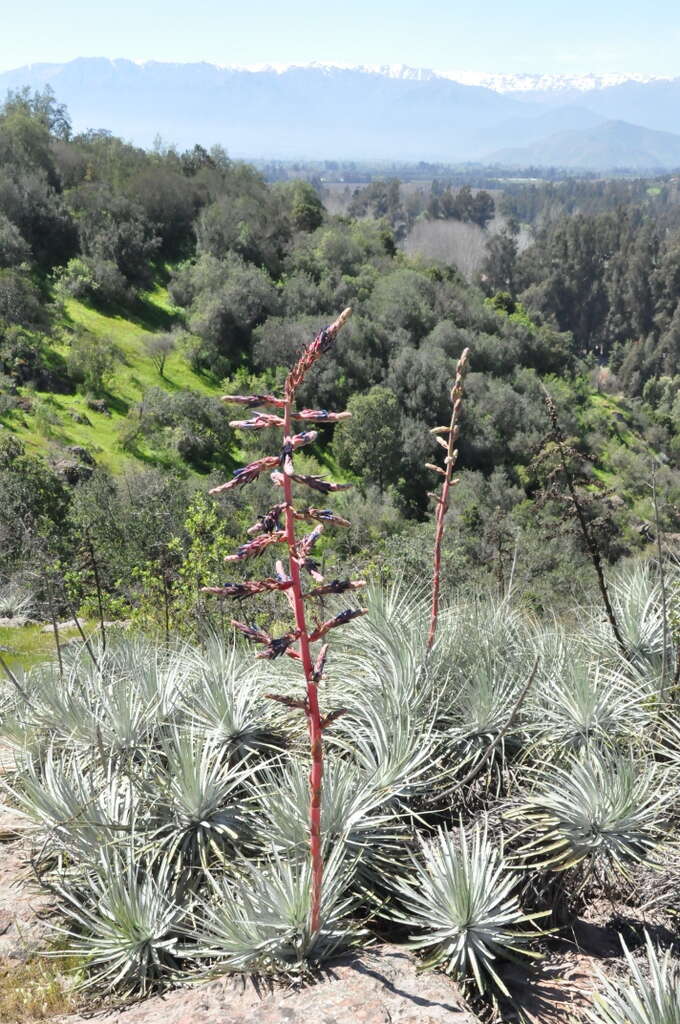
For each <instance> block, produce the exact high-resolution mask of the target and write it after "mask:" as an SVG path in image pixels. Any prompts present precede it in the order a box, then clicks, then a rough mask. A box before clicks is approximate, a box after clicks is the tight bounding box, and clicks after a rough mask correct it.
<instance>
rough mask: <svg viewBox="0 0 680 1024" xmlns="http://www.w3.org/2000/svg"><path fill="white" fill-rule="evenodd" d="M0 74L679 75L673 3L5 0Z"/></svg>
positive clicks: (678, 20)
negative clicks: (147, 69) (153, 69)
mask: <svg viewBox="0 0 680 1024" xmlns="http://www.w3.org/2000/svg"><path fill="white" fill-rule="evenodd" d="M2 6H3V7H6V8H8V9H6V10H5V11H3V13H2V33H1V34H0V70H7V69H9V68H14V67H18V66H20V65H23V64H28V63H34V62H39V61H48V62H51V61H58V62H61V61H65V60H70V59H71V58H73V57H78V56H86V57H94V56H101V57H129V58H132V59H142V60H144V59H147V60H161V61H197V60H206V61H211V62H214V63H219V64H253V63H261V62H272V63H273V62H289V61H292V62H300V63H306V62H308V61H311V60H319V61H329V62H330V61H341V62H345V63H351V64H360V63H366V64H375V63H404V64H411V65H414V66H417V67H431V68H438V69H442V70H446V69H462V70H471V71H509V72H520V71H525V72H531V71H538V72H552V73H557V72H560V73H582V72H586V71H594V72H607V71H637V72H643V73H646V74H659V75H680V4H679V3H678V0H648V3H647V4H643V3H641V2H640V3H636V4H632V3H630V2H629V0H570V2H564V0H558V2H554V3H551V2H550V0H547V2H546V0H515V2H514V3H511V2H509V0H502V2H501V0H484V2H481V3H470V0H465V2H461V0H417V2H416V0H344V2H341V3H339V2H336V3H333V4H328V3H325V4H324V3H323V2H321V0H313V2H312V0H250V2H248V0H240V2H239V3H235V2H233V0H192V2H187V0H135V2H133V0H119V2H118V3H116V4H115V6H114V5H112V4H102V3H99V2H97V0H63V2H61V3H57V2H54V0H25V2H24V3H22V4H16V3H12V4H11V5H10V0H4V3H3V4H2Z"/></svg>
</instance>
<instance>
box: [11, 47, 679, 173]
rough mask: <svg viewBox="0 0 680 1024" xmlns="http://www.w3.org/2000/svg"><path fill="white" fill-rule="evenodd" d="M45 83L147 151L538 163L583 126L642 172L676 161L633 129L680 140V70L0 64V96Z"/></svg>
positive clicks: (590, 139) (93, 120) (664, 144)
mask: <svg viewBox="0 0 680 1024" xmlns="http://www.w3.org/2000/svg"><path fill="white" fill-rule="evenodd" d="M46 85H50V86H51V87H52V88H53V89H54V91H55V94H56V96H57V98H58V99H59V100H60V101H62V102H64V103H66V105H67V106H68V108H69V110H70V113H71V116H72V118H73V123H74V128H75V130H76V131H84V130H87V129H91V128H105V129H109V130H110V131H112V132H114V133H115V134H118V135H121V136H123V137H124V138H126V139H130V140H131V141H133V142H135V143H137V144H139V145H145V146H148V145H151V144H152V142H153V140H154V138H155V137H156V136H158V135H160V136H161V137H162V138H163V139H164V140H165V141H166V142H167V143H175V144H176V145H177V146H179V147H180V148H185V147H190V146H193V145H194V144H195V143H201V144H202V145H207V146H209V145H212V144H214V143H221V144H222V145H223V146H225V147H226V148H227V150H228V152H229V153H230V154H231V155H232V156H234V157H245V158H255V157H266V158H270V159H272V158H273V159H277V158H278V159H297V158H302V159H305V158H306V159H310V158H311V159H321V160H324V159H342V158H344V159H356V160H395V161H398V160H402V161H419V160H425V161H442V162H462V161H480V162H481V161H484V160H485V159H488V156H489V154H495V153H498V152H501V153H502V152H504V151H507V150H508V149H512V150H513V151H514V155H515V156H516V153H517V151H520V150H523V151H526V153H527V155H528V154H529V152H530V154H531V160H532V162H534V163H536V164H541V163H542V162H547V163H553V162H554V154H555V153H557V152H558V150H559V147H556V145H555V142H554V136H555V135H556V133H562V136H561V138H560V140H559V141H560V144H561V142H562V139H563V138H565V133H584V132H585V133H586V136H584V137H583V138H582V140H581V142H579V144H578V150H579V152H582V153H584V154H586V155H587V154H594V156H592V161H593V163H597V166H598V167H601V168H602V169H603V170H604V169H608V168H612V167H621V166H630V167H632V166H636V167H640V168H643V167H646V166H648V164H646V163H645V161H646V160H648V159H650V158H651V157H653V158H654V160H655V163H654V164H653V166H654V167H657V166H668V167H675V166H676V163H675V153H676V149H675V142H674V140H673V139H670V138H663V139H660V138H652V137H650V136H649V135H643V134H641V131H642V130H644V129H647V130H651V131H655V132H666V133H671V134H677V135H680V78H661V77H653V76H649V75H640V74H630V75H596V74H593V75H540V74H537V75H524V74H501V73H493V74H491V73H490V74H482V73H478V72H465V71H443V72H442V71H440V72H436V71H432V70H430V69H424V68H416V67H411V66H409V65H405V64H396V65H391V64H390V65H364V66H361V67H352V66H347V65H342V64H336V63H315V64H312V65H304V66H303V65H299V64H298V65H295V64H266V65H258V66H249V67H233V66H232V67H220V66H218V65H215V64H209V63H206V62H202V63H194V64H179V63H162V62H159V61H131V60H126V59H119V60H109V59H105V58H90V57H87V58H85V57H82V58H78V59H76V60H72V61H68V62H66V63H63V64H33V65H30V66H27V67H23V68H18V69H16V70H14V71H7V72H4V73H2V74H0V97H2V96H3V95H4V93H5V92H6V90H8V89H18V88H22V87H23V86H30V87H32V88H38V89H39V88H43V87H44V86H46ZM605 124H606V125H608V127H607V128H606V130H605V129H603V130H602V131H600V130H599V129H600V127H601V126H604V125H605ZM636 127H637V128H638V129H640V131H631V130H630V129H631V128H636ZM549 137H553V139H552V141H551V143H550V145H549V146H548V145H547V143H548V140H549ZM569 140H574V136H573V135H569V134H566V144H567V145H569V144H570V143H569ZM544 143H545V144H546V145H545V146H544ZM543 151H545V160H543V159H542V158H541V152H543ZM627 153H628V154H629V159H627ZM589 159H591V158H590V156H589ZM621 161H624V163H623V164H622V163H621ZM591 165H592V164H589V166H591Z"/></svg>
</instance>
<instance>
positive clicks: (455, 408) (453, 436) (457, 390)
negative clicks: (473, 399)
mask: <svg viewBox="0 0 680 1024" xmlns="http://www.w3.org/2000/svg"><path fill="white" fill-rule="evenodd" d="M469 357H470V349H469V348H466V349H463V352H462V354H461V357H460V359H459V360H458V365H457V366H456V378H455V380H454V382H453V387H452V388H451V422H450V423H449V425H448V427H434V428H433V429H432V431H431V433H433V434H435V435H436V437H437V442H438V444H440V445H441V446H442V448H445V449H446V457H445V459H444V467H445V468H444V469H441V468H440V467H439V466H435V465H434V464H433V463H431V462H427V463H426V464H425V465H426V466H427V468H428V469H431V470H433V472H435V473H439V474H440V476H443V477H444V482H443V483H442V489H441V494H431V495H430V497H432V498H434V500H435V502H436V506H437V511H436V513H435V531H434V568H433V573H432V607H431V611H430V628H429V631H428V634H427V649H428V651H429V650H430V648H431V647H432V644H433V643H434V638H435V634H436V632H437V620H438V618H439V583H440V577H441V565H442V540H443V538H444V520H445V519H446V513H447V512H448V510H449V490H450V489H451V488H452V487H455V485H456V484H457V483H458V480H453V479H452V474H453V468H454V466H455V465H456V461H457V459H458V449H457V448H456V441H457V440H458V438H459V436H460V426H459V421H460V415H461V410H462V406H463V381H464V379H465V374H466V372H467V368H468V359H469ZM445 438H446V440H445Z"/></svg>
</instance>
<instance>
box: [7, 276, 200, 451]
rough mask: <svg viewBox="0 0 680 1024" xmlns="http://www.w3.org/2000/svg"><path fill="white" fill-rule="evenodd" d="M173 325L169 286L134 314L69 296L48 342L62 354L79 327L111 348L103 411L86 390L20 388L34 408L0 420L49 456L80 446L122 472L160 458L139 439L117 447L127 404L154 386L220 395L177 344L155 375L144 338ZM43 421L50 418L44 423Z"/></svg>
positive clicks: (144, 297) (146, 297)
mask: <svg viewBox="0 0 680 1024" xmlns="http://www.w3.org/2000/svg"><path fill="white" fill-rule="evenodd" d="M178 323H179V311H178V310H176V309H174V308H173V306H172V304H171V302H170V299H169V296H168V292H167V289H166V288H165V287H164V286H163V285H162V284H160V283H158V284H157V285H156V286H155V287H154V289H153V290H152V291H148V292H144V293H142V294H141V296H140V299H139V301H138V303H137V304H136V306H135V311H134V314H131V313H130V312H129V311H126V312H124V313H118V314H114V313H108V312H102V311H101V310H97V309H95V308H94V307H92V306H89V305H86V304H85V303H83V302H81V301H79V300H77V299H73V298H68V299H67V300H66V301H65V302H64V315H63V317H62V318H61V321H60V323H59V324H58V327H59V328H61V330H60V331H55V335H57V337H58V338H60V340H61V343H60V342H59V340H55V341H54V343H53V344H52V346H51V347H52V349H53V351H54V352H55V354H56V355H57V356H62V357H65V356H66V354H67V352H68V340H69V338H70V337H72V336H73V332H74V331H76V330H80V331H84V332H86V335H87V336H88V337H90V338H92V339H101V340H104V341H107V342H110V343H112V344H113V345H115V347H116V349H117V351H118V353H119V359H118V360H117V361H116V365H115V369H114V372H113V374H112V377H111V379H110V381H109V382H107V387H106V391H105V393H104V394H103V395H102V396H101V397H102V399H103V401H104V402H105V404H106V408H107V412H106V413H103V412H97V411H93V410H92V409H91V408H89V407H88V397H87V395H85V394H81V393H78V392H76V393H73V394H59V393H56V392H53V391H41V390H39V389H37V388H33V387H31V388H28V387H23V388H19V389H18V391H19V394H20V395H21V396H22V397H23V398H27V399H28V400H29V402H30V403H31V404H32V406H33V409H31V410H22V409H20V408H19V409H15V410H12V411H11V412H10V413H9V414H6V415H5V416H3V417H2V418H1V420H0V422H2V424H3V426H4V427H6V428H7V429H8V430H10V431H12V432H13V433H15V434H16V436H17V437H18V438H19V439H20V440H21V441H22V442H23V443H24V444H25V445H26V448H27V450H29V451H31V452H35V453H38V452H40V453H46V452H48V451H50V450H51V449H54V448H55V446H60V447H61V446H64V447H65V446H70V445H79V446H82V447H84V448H87V449H88V451H89V452H91V453H92V455H93V456H94V457H95V459H96V461H97V462H98V463H99V464H101V465H102V466H105V467H107V468H109V469H111V470H112V471H118V470H120V469H121V468H122V467H123V466H124V465H125V464H126V463H130V462H138V461H139V460H140V458H141V459H143V460H144V459H149V460H151V461H155V462H159V463H162V462H163V459H164V456H163V454H162V453H161V452H154V451H153V450H152V449H150V448H148V446H145V445H143V444H141V445H139V446H138V449H137V450H136V451H135V453H134V454H133V453H130V452H126V451H124V450H123V449H122V447H121V444H120V429H121V426H122V423H123V421H124V419H125V417H126V415H127V414H128V412H129V411H130V409H131V408H132V407H133V406H134V405H135V403H137V402H139V401H140V400H141V399H142V398H143V396H144V393H145V392H146V391H147V389H149V388H154V387H155V388H162V389H163V390H164V391H167V392H169V393H172V392H174V391H178V390H180V389H191V390H193V391H197V392H199V393H201V394H205V395H212V396H217V395H219V393H220V388H219V384H218V382H217V381H216V380H215V379H214V378H213V377H212V376H211V375H210V374H206V373H197V372H195V371H194V370H193V369H192V368H191V365H190V363H189V361H188V360H187V359H186V357H185V354H184V353H183V352H182V351H181V349H177V350H175V351H174V352H172V353H171V354H170V355H169V357H168V360H167V362H166V364H165V367H164V372H163V376H161V375H160V374H159V372H158V369H157V368H156V366H155V365H154V363H153V360H152V358H151V356H150V355H149V354H148V352H147V351H146V349H145V346H144V342H145V339H147V338H148V337H149V336H150V335H151V334H153V333H154V332H157V331H159V330H165V331H167V330H170V329H172V327H174V326H177V325H178ZM43 403H44V405H43ZM45 407H46V408H47V410H48V416H47V417H45V416H44V415H43V416H42V417H41V416H40V415H36V412H35V411H34V410H35V409H36V408H37V409H44V408H45ZM45 419H49V420H52V419H53V420H54V422H47V423H45V422H44V420H45Z"/></svg>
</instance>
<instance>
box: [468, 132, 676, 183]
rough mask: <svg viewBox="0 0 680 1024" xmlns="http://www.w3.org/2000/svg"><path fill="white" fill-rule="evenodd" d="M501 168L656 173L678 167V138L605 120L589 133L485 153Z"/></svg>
mask: <svg viewBox="0 0 680 1024" xmlns="http://www.w3.org/2000/svg"><path fill="white" fill-rule="evenodd" d="M488 159H489V161H490V162H492V163H499V164H501V165H503V166H505V167H528V166H530V165H532V164H538V163H540V164H542V165H544V166H547V165H550V166H553V167H568V168H573V169H580V170H594V171H596V170H598V169H599V168H601V167H603V166H608V167H610V168H611V169H615V170H624V169H625V170H637V171H659V170H663V169H668V168H676V167H680V135H673V134H671V133H670V132H657V131H653V130H651V129H649V128H641V127H640V126H639V125H634V124H628V123H627V122H625V121H605V122H603V123H601V124H598V125H596V126H594V127H593V128H592V129H590V130H586V131H579V130H567V131H561V132H555V133H554V134H553V135H550V136H549V137H548V138H544V139H541V140H539V141H538V142H536V143H535V144H534V145H530V146H524V147H518V148H515V149H512V148H509V149H502V150H498V151H496V152H494V153H489V154H488Z"/></svg>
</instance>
